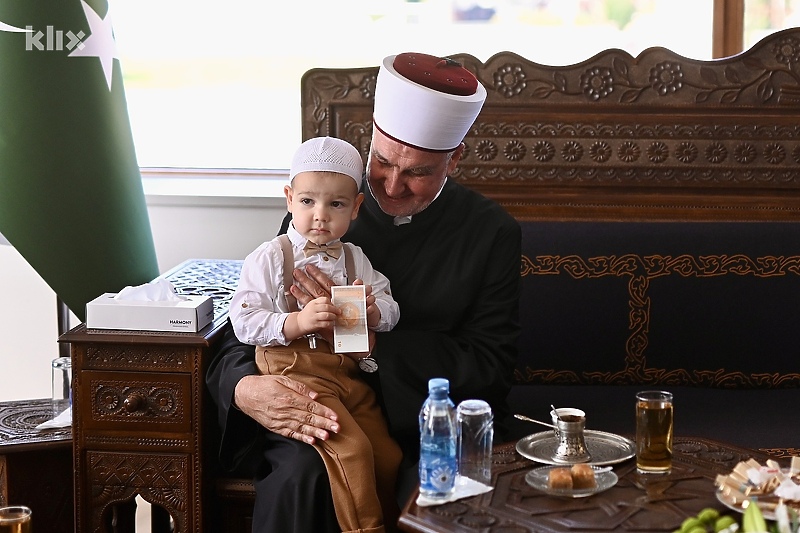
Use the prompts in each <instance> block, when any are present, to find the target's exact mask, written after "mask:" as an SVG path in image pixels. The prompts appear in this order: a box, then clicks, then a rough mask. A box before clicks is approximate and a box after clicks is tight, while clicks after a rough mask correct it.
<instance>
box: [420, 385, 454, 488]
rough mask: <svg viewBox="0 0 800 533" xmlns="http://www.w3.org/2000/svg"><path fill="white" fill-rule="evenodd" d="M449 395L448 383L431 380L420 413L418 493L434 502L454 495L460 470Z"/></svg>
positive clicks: (452, 407)
mask: <svg viewBox="0 0 800 533" xmlns="http://www.w3.org/2000/svg"><path fill="white" fill-rule="evenodd" d="M449 394H450V382H449V381H448V380H446V379H444V378H434V379H431V380H430V381H429V382H428V399H427V400H425V403H424V404H423V405H422V409H421V410H420V413H419V431H420V438H419V444H420V455H419V491H420V493H421V494H422V495H423V496H425V497H427V498H430V499H434V500H444V499H447V498H448V497H449V496H450V495H452V494H453V491H454V490H455V484H456V474H457V471H458V463H457V458H456V442H457V426H456V409H455V405H454V404H453V401H452V400H451V399H450V396H449Z"/></svg>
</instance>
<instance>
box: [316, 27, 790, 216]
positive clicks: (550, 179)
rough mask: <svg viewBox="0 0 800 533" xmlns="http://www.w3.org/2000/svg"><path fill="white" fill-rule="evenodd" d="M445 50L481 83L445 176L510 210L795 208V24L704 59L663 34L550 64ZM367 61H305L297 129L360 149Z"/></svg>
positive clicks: (367, 130) (364, 136)
mask: <svg viewBox="0 0 800 533" xmlns="http://www.w3.org/2000/svg"><path fill="white" fill-rule="evenodd" d="M452 57H453V58H454V59H456V60H458V61H460V62H462V63H463V64H464V65H465V66H466V67H467V68H468V69H469V70H471V71H472V72H474V73H475V74H476V76H477V77H478V79H479V80H480V81H481V83H483V84H484V86H485V87H486V89H487V91H488V98H487V101H486V104H485V105H484V107H483V110H482V111H481V114H480V115H479V116H478V118H477V120H476V121H475V123H474V125H473V127H472V128H471V130H470V132H469V133H468V135H467V137H466V139H465V142H466V144H467V150H466V151H465V156H464V158H463V159H462V162H461V164H460V165H459V167H458V169H457V171H456V173H455V174H454V175H453V176H452V178H454V179H456V180H458V181H460V182H462V183H464V184H465V185H468V186H469V187H472V188H474V189H477V190H479V191H480V192H482V193H484V194H485V195H486V196H489V197H491V198H494V199H495V200H496V201H498V202H499V203H500V204H501V205H503V206H504V207H505V208H506V209H507V210H508V211H509V212H511V213H512V214H513V215H514V216H516V217H517V218H518V219H520V220H541V219H552V220H728V221H736V220H798V218H800V29H790V30H785V31H782V32H778V33H775V34H773V35H771V36H769V37H767V38H765V39H764V40H762V41H761V42H759V43H758V44H757V45H755V46H754V47H753V48H752V49H750V50H748V51H747V52H745V53H742V54H740V55H738V56H734V57H730V58H726V59H721V60H714V61H697V60H692V59H687V58H685V57H681V56H679V55H677V54H675V53H673V52H671V51H669V50H666V49H663V48H651V49H648V50H645V51H644V52H642V53H641V54H640V55H639V56H638V57H632V56H631V55H629V54H628V53H626V52H624V51H621V50H613V49H612V50H606V51H604V52H601V53H599V54H597V55H596V56H594V57H592V58H591V59H588V60H586V61H583V62H581V63H578V64H575V65H570V66H559V67H556V66H545V65H540V64H537V63H534V62H532V61H529V60H527V59H525V58H523V57H520V56H519V55H517V54H514V53H511V52H501V53H498V54H496V55H494V56H493V57H491V58H490V59H489V60H488V61H487V62H486V63H482V62H480V61H479V60H478V59H476V58H475V57H472V56H470V55H465V54H456V55H454V56H452ZM380 59H382V58H376V63H377V62H378V61H379V60H380ZM377 70H378V69H377V67H366V68H354V69H314V70H311V71H309V72H307V73H306V74H305V76H304V77H303V80H302V84H301V90H302V121H303V138H304V139H307V138H309V137H313V136H317V135H331V136H335V137H341V138H344V139H346V140H348V141H350V142H352V143H353V144H354V145H356V146H357V147H359V148H360V149H361V151H362V153H363V154H364V155H365V156H366V154H367V151H368V145H369V141H370V135H371V131H372V122H371V116H372V102H373V95H374V89H375V79H376V76H377Z"/></svg>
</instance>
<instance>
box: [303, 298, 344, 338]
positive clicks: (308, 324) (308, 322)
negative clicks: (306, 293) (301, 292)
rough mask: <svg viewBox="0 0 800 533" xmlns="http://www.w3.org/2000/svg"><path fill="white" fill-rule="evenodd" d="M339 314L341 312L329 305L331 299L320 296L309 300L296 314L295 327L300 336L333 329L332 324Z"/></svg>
mask: <svg viewBox="0 0 800 533" xmlns="http://www.w3.org/2000/svg"><path fill="white" fill-rule="evenodd" d="M339 313H341V311H339V309H338V308H336V306H334V305H333V304H332V303H331V299H330V298H328V297H327V296H320V297H319V298H315V299H314V300H311V301H310V302H308V303H307V304H306V306H305V307H303V309H302V311H300V312H299V313H298V314H297V326H298V328H299V329H300V332H301V333H300V334H301V335H306V334H308V333H317V332H318V331H321V330H325V329H333V324H334V322H335V321H336V316H337V315H338V314H339Z"/></svg>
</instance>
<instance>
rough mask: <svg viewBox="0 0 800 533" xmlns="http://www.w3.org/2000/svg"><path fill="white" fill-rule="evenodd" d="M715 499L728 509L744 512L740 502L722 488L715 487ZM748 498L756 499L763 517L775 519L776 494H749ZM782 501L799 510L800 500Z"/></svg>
mask: <svg viewBox="0 0 800 533" xmlns="http://www.w3.org/2000/svg"><path fill="white" fill-rule="evenodd" d="M717 499H718V500H719V501H720V502H721V503H722V504H723V505H725V507H727V508H728V509H732V510H734V511H737V512H740V513H744V508H743V507H742V502H740V501H736V500H735V499H734V498H733V497H732V496H731V495H730V494H725V493H724V492H722V489H717ZM750 499H754V500H755V501H756V503H757V504H758V508H759V509H761V514H762V515H764V518H766V519H767V520H775V506H776V505H778V499H779V498H778V497H777V496H773V495H770V494H767V495H758V496H750ZM784 503H785V504H786V506H787V507H791V508H792V509H794V510H795V511H797V512H800V502H796V501H784Z"/></svg>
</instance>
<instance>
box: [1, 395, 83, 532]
mask: <svg viewBox="0 0 800 533" xmlns="http://www.w3.org/2000/svg"><path fill="white" fill-rule="evenodd" d="M50 418H52V407H51V404H50V399H49V398H47V399H43V400H21V401H13V402H0V506H4V505H26V506H28V507H30V508H31V511H33V519H34V523H35V524H36V530H37V531H39V530H41V531H48V532H52V533H71V532H72V531H73V528H72V507H73V505H72V503H73V498H72V472H73V470H72V428H70V427H66V428H58V429H46V430H37V429H36V426H38V425H39V424H40V423H42V422H44V421H45V420H48V419H50Z"/></svg>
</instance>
